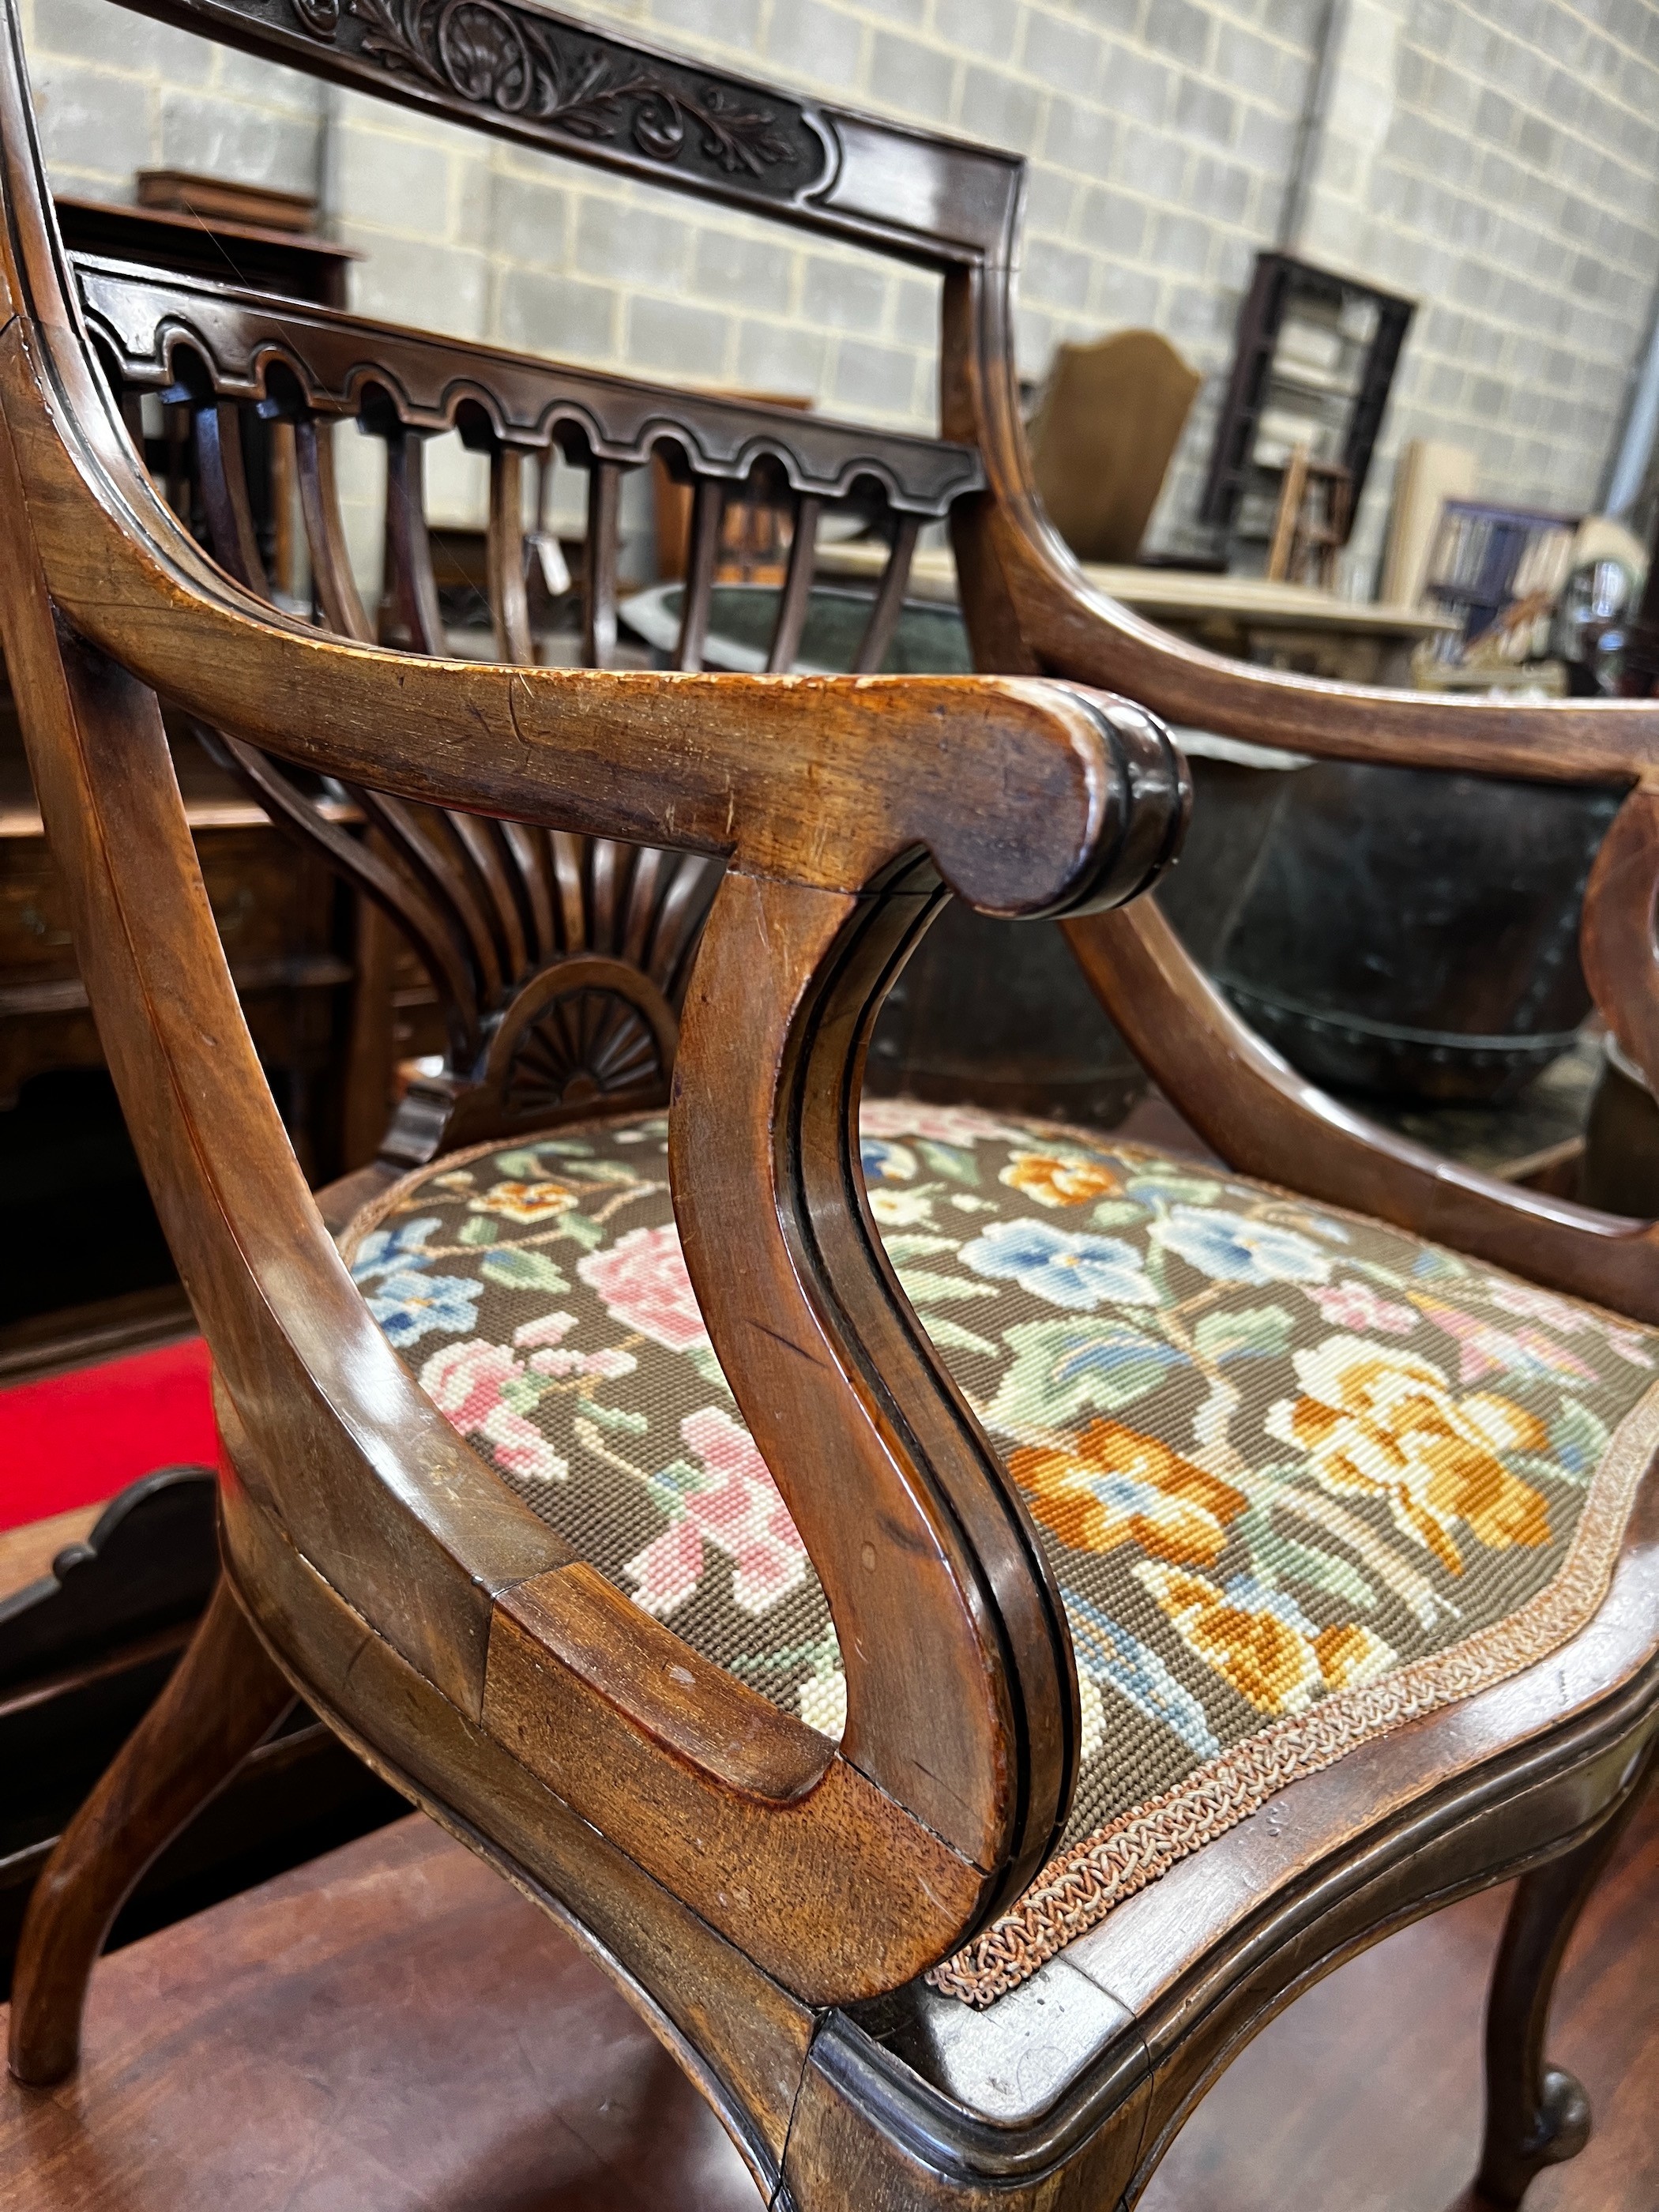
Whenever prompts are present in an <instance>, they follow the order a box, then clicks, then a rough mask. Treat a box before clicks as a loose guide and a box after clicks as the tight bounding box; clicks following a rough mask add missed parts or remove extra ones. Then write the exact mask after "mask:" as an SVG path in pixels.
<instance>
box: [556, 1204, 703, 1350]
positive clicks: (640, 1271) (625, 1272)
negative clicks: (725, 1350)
mask: <svg viewBox="0 0 1659 2212" xmlns="http://www.w3.org/2000/svg"><path fill="white" fill-rule="evenodd" d="M576 1273H578V1274H579V1275H580V1277H581V1279H582V1280H583V1282H585V1283H586V1284H587V1285H588V1286H589V1288H590V1289H592V1290H595V1291H598V1292H599V1296H600V1297H601V1298H603V1299H604V1301H605V1311H606V1312H607V1313H608V1314H609V1315H610V1316H611V1319H612V1321H619V1322H622V1323H623V1326H624V1328H635V1329H637V1330H638V1331H639V1333H640V1334H641V1336H648V1337H649V1338H650V1339H651V1340H652V1342H653V1344H660V1345H661V1346H664V1348H665V1350H666V1351H669V1352H696V1350H697V1349H698V1347H699V1346H702V1345H705V1344H707V1343H708V1331H707V1329H705V1328H704V1327H703V1325H702V1314H701V1313H700V1312H699V1310H698V1309H697V1300H696V1293H695V1292H694V1291H693V1290H692V1288H691V1278H690V1275H688V1274H687V1273H686V1272H685V1261H684V1256H683V1255H682V1254H681V1251H680V1237H679V1231H678V1229H676V1228H675V1226H674V1225H673V1223H672V1222H671V1221H670V1222H664V1223H663V1224H662V1225H661V1226H660V1227H659V1228H656V1229H630V1230H629V1232H628V1234H627V1235H626V1236H625V1237H618V1238H617V1241H616V1243H614V1244H613V1245H612V1246H611V1249H609V1251H605V1252H590V1253H589V1254H588V1255H587V1257H586V1259H585V1260H582V1261H579V1262H578V1264H577V1267H576Z"/></svg>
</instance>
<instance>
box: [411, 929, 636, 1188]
mask: <svg viewBox="0 0 1659 2212" xmlns="http://www.w3.org/2000/svg"><path fill="white" fill-rule="evenodd" d="M678 1042H679V1022H678V1018H677V1016H676V1014H675V1011H674V1008H673V1007H672V1006H671V1005H670V1003H669V1001H668V1000H667V998H666V997H665V995H664V994H663V992H662V991H661V990H660V989H659V987H657V985H656V984H655V983H654V982H653V981H652V979H651V978H650V977H649V976H648V975H642V974H641V972H640V971H639V969H635V968H631V967H629V965H628V963H626V962H625V961H622V960H616V959H612V958H611V957H609V956H607V955H605V954H604V953H580V952H577V953H567V954H565V955H563V956H562V957H560V958H559V959H557V960H556V961H555V962H554V963H553V964H552V966H551V967H549V968H544V969H542V971H541V973H540V974H539V975H534V976H532V978H531V980H530V981H529V982H528V983H526V985H525V986H524V987H523V988H522V989H521V990H520V992H519V994H518V996H517V997H516V998H515V999H514V1000H513V1002H512V1004H511V1005H510V1006H508V1007H507V1012H505V1014H503V1015H502V1017H501V1022H500V1024H498V1026H497V1027H496V1028H495V1033H494V1035H493V1036H491V1037H490V1040H489V1044H488V1046H487V1047H486V1048H485V1051H484V1053H483V1058H482V1061H481V1064H480V1066H478V1068H477V1072H476V1073H475V1074H474V1076H473V1077H472V1079H471V1080H467V1079H458V1078H457V1077H456V1076H454V1075H453V1074H452V1073H449V1071H447V1070H444V1071H442V1072H441V1073H438V1074H436V1075H423V1076H417V1077H416V1079H414V1080H413V1081H412V1082H411V1083H410V1086H409V1089H408V1090H407V1091H406V1092H405V1093H404V1098H403V1101H402V1103H401V1104H400V1106H399V1108H398V1115H397V1118H396V1120H395V1121H394V1122H393V1124H392V1130H391V1132H390V1133H389V1135H388V1137H387V1139H386V1144H385V1146H383V1148H382V1150H383V1154H384V1157H385V1158H387V1159H391V1160H397V1161H403V1160H405V1159H410V1160H413V1159H420V1160H426V1159H429V1158H432V1156H433V1154H434V1153H435V1152H436V1151H438V1150H439V1149H440V1148H441V1147H443V1148H448V1147H450V1146H455V1145H465V1144H475V1143H485V1142H488V1141H489V1139H492V1138H495V1137H505V1136H512V1135H514V1134H516V1133H518V1132H519V1131H520V1130H523V1129H531V1128H547V1127H552V1126H554V1125H556V1123H558V1122H559V1121H570V1120H573V1119H576V1118H578V1117H580V1115H584V1114H586V1113H591V1112H592V1111H594V1110H595V1109H599V1108H603V1109H605V1110H606V1111H617V1110H619V1109H622V1108H624V1107H628V1106H635V1107H637V1106H652V1105H656V1104H664V1103H666V1101H667V1097H668V1082H669V1078H670V1076H671V1073H673V1066H674V1053H675V1049H676V1048H677V1046H678Z"/></svg>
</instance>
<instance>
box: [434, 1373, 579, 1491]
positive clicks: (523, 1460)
mask: <svg viewBox="0 0 1659 2212" xmlns="http://www.w3.org/2000/svg"><path fill="white" fill-rule="evenodd" d="M524 1371H525V1370H524V1366H523V1363H522V1362H521V1361H520V1360H517V1359H515V1358H513V1354H512V1353H511V1352H509V1351H508V1350H507V1346H505V1345H504V1344H485V1343H483V1341H482V1340H480V1339H476V1338H475V1339H474V1340H473V1341H472V1342H471V1343H470V1344H447V1345H446V1346H444V1348H443V1350H442V1351H441V1352H434V1353H433V1355H432V1357H431V1358H430V1359H428V1361H427V1363H426V1364H425V1366H424V1367H422V1370H421V1388H422V1390H424V1391H425V1392H426V1395H427V1396H428V1398H430V1399H431V1401H432V1402H433V1404H434V1405H435V1406H436V1407H437V1408H438V1411H439V1412H440V1413H442V1414H443V1415H444V1416H445V1417H446V1419H447V1420H448V1421H449V1422H450V1423H451V1424H452V1425H453V1426H454V1427H455V1428H457V1429H459V1431H460V1432H461V1434H462V1435H463V1436H464V1437H475V1438H477V1440H478V1441H479V1442H481V1443H485V1444H487V1445H488V1446H489V1457H490V1458H491V1459H492V1460H493V1461H494V1462H495V1465H496V1466H497V1467H498V1468H501V1470H502V1472H503V1473H504V1474H523V1475H529V1476H531V1477H532V1478H533V1479H534V1480H536V1481H538V1482H562V1481H563V1480H564V1479H565V1477H566V1475H567V1474H569V1472H570V1468H569V1465H568V1462H567V1461H565V1460H562V1459H561V1458H560V1456H559V1455H558V1453H557V1452H556V1451H555V1450H554V1449H553V1447H552V1445H551V1444H550V1443H548V1441H547V1439H546V1437H544V1436H543V1435H542V1433H541V1431H539V1430H538V1429H537V1428H536V1427H535V1426H534V1425H532V1423H531V1422H529V1421H527V1420H526V1419H525V1417H524V1415H523V1414H522V1413H519V1412H518V1411H516V1410H515V1408H514V1407H513V1406H512V1405H511V1404H510V1403H509V1402H508V1400H507V1390H508V1388H509V1386H510V1385H511V1384H512V1383H513V1382H514V1381H516V1380H518V1379H519V1378H520V1377H521V1376H523V1374H524Z"/></svg>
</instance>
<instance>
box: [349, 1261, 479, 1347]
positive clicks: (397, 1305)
mask: <svg viewBox="0 0 1659 2212" xmlns="http://www.w3.org/2000/svg"><path fill="white" fill-rule="evenodd" d="M482 1295H483V1284H482V1283H478V1282H470V1281H469V1280H468V1279H467V1278H466V1277H465V1275H427V1274H422V1273H421V1272H420V1271H419V1270H418V1269H416V1268H414V1267H399V1268H398V1269H397V1270H396V1271H395V1272H394V1273H391V1274H386V1275H383V1276H382V1277H381V1279H380V1284H379V1285H378V1286H377V1288H376V1289H375V1290H374V1291H372V1292H371V1293H370V1295H369V1299H368V1310H369V1311H370V1313H372V1314H373V1315H374V1318H375V1320H376V1321H377V1322H380V1327H381V1328H383V1329H384V1330H385V1331H386V1337H387V1340H389V1342H390V1343H391V1345H392V1348H393V1350H394V1351H398V1352H401V1351H402V1350H403V1348H404V1346H405V1345H406V1344H413V1343H415V1342H416V1340H417V1339H418V1338H420V1337H422V1336H429V1335H431V1334H432V1333H433V1332H434V1331H435V1330H441V1331H444V1332H446V1333H449V1332H459V1330H462V1329H469V1328H476V1327H477V1318H478V1316H477V1306H478V1300H479V1298H480V1297H481V1296H482Z"/></svg>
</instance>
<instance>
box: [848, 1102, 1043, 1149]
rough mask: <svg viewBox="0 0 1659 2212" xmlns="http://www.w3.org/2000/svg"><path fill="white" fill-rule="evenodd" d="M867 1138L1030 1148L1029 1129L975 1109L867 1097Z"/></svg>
mask: <svg viewBox="0 0 1659 2212" xmlns="http://www.w3.org/2000/svg"><path fill="white" fill-rule="evenodd" d="M859 1133H860V1136H864V1137H876V1138H883V1137H921V1138H924V1139H928V1140H930V1141H931V1142H933V1144H936V1145H963V1146H973V1145H975V1144H977V1143H979V1141H980V1140H981V1139H986V1140H987V1141H995V1142H998V1143H1000V1144H1012V1145H1024V1146H1028V1147H1029V1146H1030V1141H1031V1133H1030V1130H1029V1129H1011V1128H1010V1127H1009V1126H1008V1124H1007V1123H1006V1121H996V1120H995V1119H994V1117H993V1116H992V1115H989V1114H982V1113H981V1112H980V1110H979V1109H978V1108H977V1107H974V1106H925V1105H923V1104H922V1103H921V1101H920V1100H919V1099H915V1098H866V1099H864V1100H862V1101H861V1102H860V1106H859Z"/></svg>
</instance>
